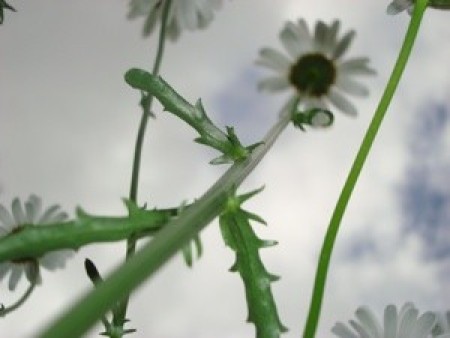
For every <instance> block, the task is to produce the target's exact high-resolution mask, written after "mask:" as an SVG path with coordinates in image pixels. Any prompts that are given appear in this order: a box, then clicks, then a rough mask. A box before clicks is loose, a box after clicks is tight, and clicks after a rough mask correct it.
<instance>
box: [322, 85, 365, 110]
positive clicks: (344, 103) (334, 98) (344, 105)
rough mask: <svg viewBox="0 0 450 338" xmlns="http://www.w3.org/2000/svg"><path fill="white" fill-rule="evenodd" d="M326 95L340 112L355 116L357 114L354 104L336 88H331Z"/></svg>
mask: <svg viewBox="0 0 450 338" xmlns="http://www.w3.org/2000/svg"><path fill="white" fill-rule="evenodd" d="M327 97H328V99H329V100H330V101H331V103H332V104H333V105H334V106H336V108H338V109H339V110H341V111H342V112H344V113H346V114H348V115H350V116H356V115H357V114H358V112H357V110H356V108H355V106H354V105H353V104H352V103H351V102H350V101H349V100H347V99H346V98H345V97H344V96H343V95H342V94H340V93H338V92H337V91H336V90H334V89H331V90H330V93H328V96H327Z"/></svg>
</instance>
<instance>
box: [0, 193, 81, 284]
mask: <svg viewBox="0 0 450 338" xmlns="http://www.w3.org/2000/svg"><path fill="white" fill-rule="evenodd" d="M66 219H67V214H66V213H65V212H63V211H61V210H60V207H59V205H52V206H50V207H49V208H47V209H46V210H44V211H43V212H42V201H41V199H40V198H39V197H37V196H36V195H31V196H30V197H29V198H28V200H27V201H26V202H25V203H24V205H23V206H22V204H21V202H20V200H19V199H18V198H15V199H14V200H13V201H12V204H11V213H10V212H9V211H8V210H7V209H6V208H5V207H4V206H3V205H2V204H0V237H5V236H8V235H10V234H14V233H17V232H20V231H22V230H23V229H25V228H26V227H30V226H36V225H49V224H53V223H59V222H62V221H64V220H66ZM72 255H73V251H72V250H57V251H52V252H49V253H47V254H45V255H44V256H42V257H39V258H34V257H33V258H21V259H17V260H12V261H9V262H2V263H0V281H1V280H3V278H4V277H5V276H6V275H7V274H8V273H10V276H9V282H8V287H9V290H11V291H13V290H14V289H15V288H16V286H17V284H18V283H19V281H20V279H21V277H22V275H23V274H24V275H25V277H26V278H27V279H28V281H29V282H30V283H31V284H33V283H40V282H41V276H40V272H39V267H40V266H42V267H43V268H46V269H48V270H55V269H57V268H63V267H64V266H65V263H66V260H67V259H68V258H69V257H71V256H72Z"/></svg>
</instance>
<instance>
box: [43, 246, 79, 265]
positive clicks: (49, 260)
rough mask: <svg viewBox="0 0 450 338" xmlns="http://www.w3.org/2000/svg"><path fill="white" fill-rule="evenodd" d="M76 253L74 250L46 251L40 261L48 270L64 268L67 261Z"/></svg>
mask: <svg viewBox="0 0 450 338" xmlns="http://www.w3.org/2000/svg"><path fill="white" fill-rule="evenodd" d="M73 255H74V252H73V251H72V250H57V251H52V252H48V253H46V254H45V255H44V256H42V257H41V258H40V259H39V263H40V264H41V265H42V267H43V268H46V269H47V270H56V269H62V268H64V267H65V266H66V261H67V260H68V259H69V258H71V257H72V256H73Z"/></svg>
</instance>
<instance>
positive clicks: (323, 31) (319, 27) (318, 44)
mask: <svg viewBox="0 0 450 338" xmlns="http://www.w3.org/2000/svg"><path fill="white" fill-rule="evenodd" d="M327 34H328V27H327V25H326V24H325V23H324V22H322V21H320V20H319V21H317V22H316V27H315V30H314V49H315V50H316V51H318V52H322V53H324V52H326V41H327Z"/></svg>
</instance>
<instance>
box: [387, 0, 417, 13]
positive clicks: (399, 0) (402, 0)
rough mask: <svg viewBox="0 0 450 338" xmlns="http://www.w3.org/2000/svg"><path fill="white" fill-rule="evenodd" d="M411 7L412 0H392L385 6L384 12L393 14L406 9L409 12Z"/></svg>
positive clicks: (411, 9) (412, 7)
mask: <svg viewBox="0 0 450 338" xmlns="http://www.w3.org/2000/svg"><path fill="white" fill-rule="evenodd" d="M413 9H414V3H413V0H394V1H392V2H391V3H390V4H389V5H388V6H387V9H386V12H387V14H389V15H395V14H398V13H400V12H403V11H404V10H407V11H408V13H409V14H411V13H412V11H413Z"/></svg>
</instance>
